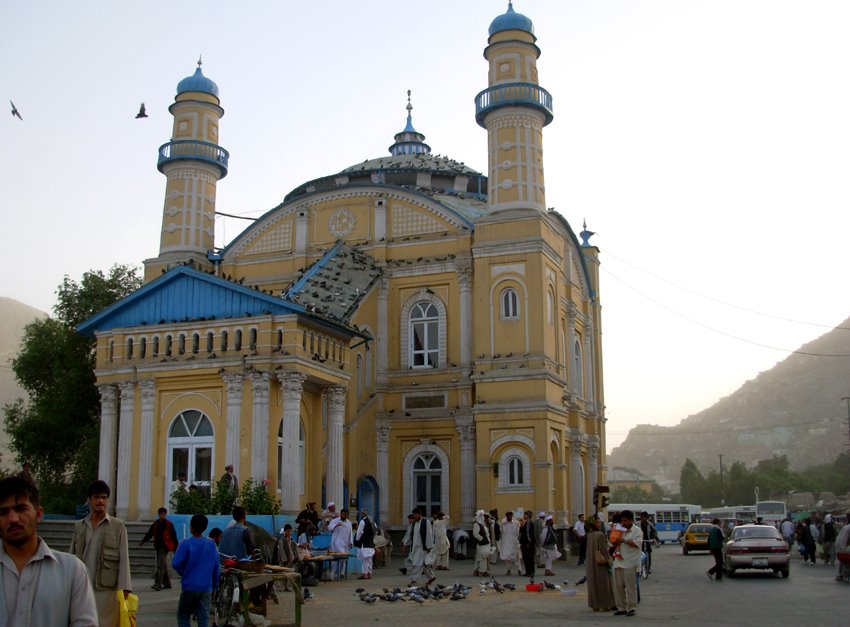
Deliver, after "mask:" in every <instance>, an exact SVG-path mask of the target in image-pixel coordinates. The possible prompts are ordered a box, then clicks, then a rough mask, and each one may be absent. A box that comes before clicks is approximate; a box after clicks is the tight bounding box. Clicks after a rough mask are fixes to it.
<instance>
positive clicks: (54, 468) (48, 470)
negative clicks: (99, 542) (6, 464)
mask: <svg viewBox="0 0 850 627" xmlns="http://www.w3.org/2000/svg"><path fill="white" fill-rule="evenodd" d="M141 284H142V279H141V277H140V276H139V275H138V271H137V269H136V268H133V267H130V266H125V265H114V266H113V267H112V268H111V269H110V270H109V273H108V274H107V275H104V274H103V272H102V271H99V270H98V271H89V272H86V273H85V274H84V275H83V277H82V280H81V281H80V283H79V284H78V283H76V282H74V281H73V280H71V279H70V278H69V277H68V276H66V277H65V278H64V280H63V282H62V285H60V286H59V287H58V288H57V290H56V296H57V302H56V305H54V307H53V313H54V315H55V317H54V318H46V319H43V320H36V321H35V322H31V323H30V324H28V325H27V326H26V327H25V329H24V337H23V341H22V343H21V350H20V352H19V353H18V356H17V357H15V359H13V360H12V370H13V371H14V373H15V378H16V379H17V380H18V382H19V383H20V385H21V387H23V388H24V390H26V392H27V395H28V396H29V400H28V402H27V403H24V401H23V399H18V400H17V401H16V402H14V403H12V404H10V405H6V407H5V408H4V413H5V421H6V431H7V432H8V434H9V437H10V440H11V442H10V445H11V448H12V450H13V451H14V452H15V453H16V455H17V457H18V459H19V460H25V461H28V462H29V463H30V465H31V466H32V468H33V470H34V474H35V476H36V477H37V479H38V481H39V489H40V491H41V492H42V500H43V502H44V504H45V508H46V509H48V510H51V511H57V512H58V511H65V512H71V511H73V506H74V504H75V503H76V502H78V498H79V496H80V495H81V494H82V493H83V492H84V488H85V486H86V484H87V483H89V482H90V481H92V480H93V479H94V478H95V477H96V475H97V455H98V446H99V432H100V419H99V416H100V396H99V394H98V391H97V386H96V385H95V382H96V379H95V375H94V366H95V355H94V348H95V340H94V338H88V337H84V336H82V335H80V334H79V333H77V331H76V325H78V324H79V323H80V322H83V321H84V320H86V319H87V318H89V317H91V316H92V315H94V314H95V313H97V312H99V311H101V310H102V309H104V308H106V307H108V306H109V305H111V304H113V303H114V302H115V301H117V300H119V299H121V298H123V297H124V296H127V295H128V294H130V293H131V292H133V291H135V290H136V289H138V288H139V287H141Z"/></svg>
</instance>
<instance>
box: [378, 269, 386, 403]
mask: <svg viewBox="0 0 850 627" xmlns="http://www.w3.org/2000/svg"><path fill="white" fill-rule="evenodd" d="M388 296H389V281H388V280H387V278H386V277H381V278H380V279H378V333H377V335H376V337H375V345H376V348H377V354H378V363H377V364H375V379H376V383H377V387H379V388H381V387H384V386H386V385H387V368H388V367H389V361H388V359H389V357H388V355H387V340H386V337H385V336H384V334H383V333H381V332H382V331H383V330H385V329H387V324H388V319H389V318H388V316H389V314H388V308H387V298H388Z"/></svg>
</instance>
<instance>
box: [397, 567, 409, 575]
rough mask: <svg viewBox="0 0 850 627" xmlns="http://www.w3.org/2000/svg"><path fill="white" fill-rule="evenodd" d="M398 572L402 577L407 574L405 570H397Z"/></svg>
mask: <svg viewBox="0 0 850 627" xmlns="http://www.w3.org/2000/svg"><path fill="white" fill-rule="evenodd" d="M398 572H400V573H401V574H402V575H406V574H407V569H406V568H399V569H398Z"/></svg>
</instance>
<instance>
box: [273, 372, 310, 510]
mask: <svg viewBox="0 0 850 627" xmlns="http://www.w3.org/2000/svg"><path fill="white" fill-rule="evenodd" d="M277 379H278V381H280V387H281V395H282V396H283V437H282V438H281V440H282V443H281V452H280V466H279V468H280V479H279V480H280V511H281V513H283V514H293V515H297V514H298V512H300V511H301V509H300V506H301V498H300V497H301V483H302V477H301V473H302V472H303V468H302V467H301V454H300V449H299V440H300V437H299V435H300V431H301V393H302V392H303V390H304V381H305V380H306V379H307V375H305V374H301V373H300V372H278V374H277Z"/></svg>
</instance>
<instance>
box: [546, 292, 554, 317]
mask: <svg viewBox="0 0 850 627" xmlns="http://www.w3.org/2000/svg"><path fill="white" fill-rule="evenodd" d="M546 319H547V321H548V322H549V324H555V295H554V294H553V293H552V290H549V291H547V292H546Z"/></svg>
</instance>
